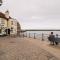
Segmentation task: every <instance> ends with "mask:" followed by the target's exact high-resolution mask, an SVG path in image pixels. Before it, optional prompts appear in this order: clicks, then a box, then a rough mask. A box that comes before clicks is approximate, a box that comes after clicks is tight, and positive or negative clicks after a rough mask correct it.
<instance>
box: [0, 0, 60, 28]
mask: <svg viewBox="0 0 60 60" xmlns="http://www.w3.org/2000/svg"><path fill="white" fill-rule="evenodd" d="M6 10H9V12H10V16H11V17H13V18H15V19H17V20H18V21H19V23H20V25H21V28H22V29H60V0H3V5H2V6H1V7H0V11H3V12H5V11H6Z"/></svg>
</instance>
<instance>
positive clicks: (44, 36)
mask: <svg viewBox="0 0 60 60" xmlns="http://www.w3.org/2000/svg"><path fill="white" fill-rule="evenodd" d="M21 36H22V37H23V38H24V37H27V38H34V39H40V40H42V41H44V40H48V36H49V34H45V33H41V34H40V33H30V32H29V33H27V32H23V33H21ZM58 37H60V35H58Z"/></svg>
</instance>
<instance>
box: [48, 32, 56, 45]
mask: <svg viewBox="0 0 60 60" xmlns="http://www.w3.org/2000/svg"><path fill="white" fill-rule="evenodd" d="M48 39H49V41H50V42H51V44H53V45H54V42H55V41H54V40H55V36H54V35H53V32H51V34H50V35H49V37H48Z"/></svg>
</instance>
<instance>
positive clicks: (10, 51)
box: [0, 37, 59, 60]
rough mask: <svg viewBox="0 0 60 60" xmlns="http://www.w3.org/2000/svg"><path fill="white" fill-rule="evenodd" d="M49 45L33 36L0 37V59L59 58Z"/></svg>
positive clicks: (55, 59)
mask: <svg viewBox="0 0 60 60" xmlns="http://www.w3.org/2000/svg"><path fill="white" fill-rule="evenodd" d="M44 43H45V42H44ZM47 45H48V44H46V43H45V45H44V44H43V43H42V42H41V41H40V40H37V39H32V38H19V37H17V38H10V37H8V38H7V37H4V38H0V60H59V59H58V57H57V56H56V55H55V54H54V52H53V53H52V52H51V51H49V50H50V49H51V48H53V47H51V46H47ZM48 47H49V48H48ZM45 48H46V49H47V50H46V49H45ZM53 49H54V51H55V48H53ZM51 50H52V49H51ZM58 50H59V49H58ZM55 52H56V51H55ZM58 52H59V51H58Z"/></svg>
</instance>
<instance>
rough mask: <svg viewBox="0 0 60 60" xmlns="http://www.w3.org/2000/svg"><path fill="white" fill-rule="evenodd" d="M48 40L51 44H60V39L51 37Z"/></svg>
mask: <svg viewBox="0 0 60 60" xmlns="http://www.w3.org/2000/svg"><path fill="white" fill-rule="evenodd" d="M48 40H49V41H50V42H57V43H60V38H56V37H55V38H50V37H48Z"/></svg>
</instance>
